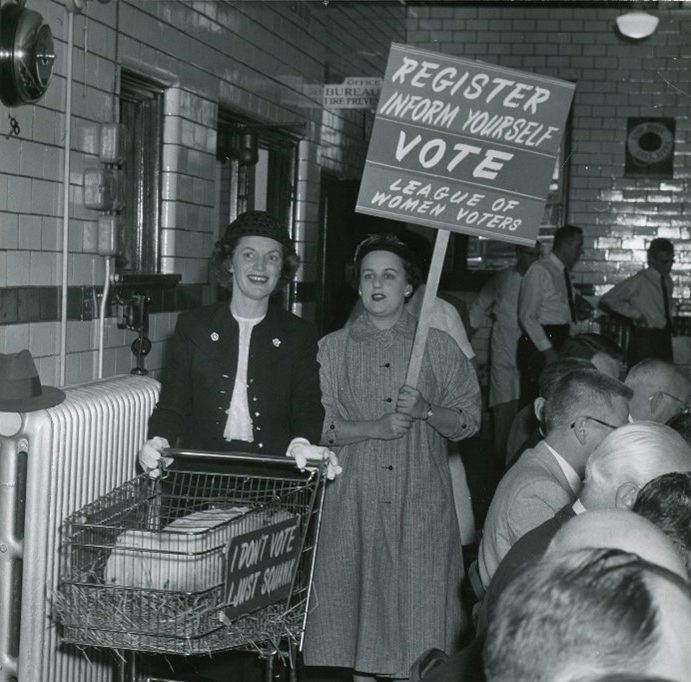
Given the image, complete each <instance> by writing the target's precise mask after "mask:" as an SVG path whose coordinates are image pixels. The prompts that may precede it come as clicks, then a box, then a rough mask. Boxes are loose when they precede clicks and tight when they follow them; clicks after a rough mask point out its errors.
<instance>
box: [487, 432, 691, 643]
mask: <svg viewBox="0 0 691 682" xmlns="http://www.w3.org/2000/svg"><path fill="white" fill-rule="evenodd" d="M677 472H691V447H689V445H688V443H686V441H685V440H684V439H683V438H682V437H681V436H680V435H679V434H678V433H677V432H676V431H674V430H673V429H671V428H670V427H668V426H665V425H663V424H654V423H652V422H638V423H635V424H626V425H624V426H621V427H620V428H618V429H616V430H612V432H611V433H610V434H609V435H608V436H607V437H606V438H605V439H604V440H603V441H602V442H601V443H600V445H598V446H597V447H596V448H595V450H594V451H593V453H592V454H591V455H590V457H589V458H588V462H587V463H586V469H585V480H584V481H583V488H582V489H581V492H580V494H579V496H578V499H577V500H576V501H575V502H574V503H573V504H571V503H569V504H567V505H565V506H564V507H562V508H561V509H560V510H559V511H558V512H557V513H556V514H555V515H554V516H553V517H552V518H550V519H548V520H547V521H545V522H544V523H542V524H541V525H539V526H538V527H537V528H533V530H531V531H530V532H529V533H526V534H525V535H524V536H523V537H522V538H520V540H518V541H517V542H516V543H515V544H514V545H513V546H512V547H511V549H510V550H509V552H508V554H507V555H506V556H505V557H504V558H503V559H502V561H501V563H500V564H499V567H498V568H497V570H496V572H495V573H494V576H493V577H492V581H491V583H490V585H489V588H488V590H487V593H486V595H485V598H484V600H483V603H482V607H481V608H480V609H479V616H478V622H477V631H478V632H483V631H484V630H485V629H486V628H487V614H488V612H489V611H490V610H491V609H492V608H493V607H494V604H495V603H496V601H497V598H498V597H499V595H500V594H501V593H502V592H503V591H504V590H505V589H506V587H507V585H509V584H510V582H511V581H512V580H513V578H515V576H516V575H517V574H518V573H519V572H520V570H521V569H522V568H523V566H525V564H526V563H528V562H529V561H535V560H537V559H540V558H541V557H542V556H543V554H544V553H545V551H546V549H547V547H548V546H549V543H550V541H551V540H552V538H553V537H554V536H555V534H556V533H557V532H558V531H559V529H560V528H561V527H562V526H563V525H564V524H565V523H567V522H568V521H569V519H572V518H573V517H575V516H578V515H580V514H582V513H584V512H586V511H593V510H596V509H627V510H630V509H634V510H635V509H636V506H635V505H637V504H638V502H639V495H638V493H639V492H640V491H641V489H643V488H647V487H648V484H649V483H650V481H653V480H657V478H658V477H659V476H663V475H665V474H670V473H677ZM651 506H652V505H651ZM660 516H661V515H660ZM648 518H649V520H653V519H652V518H650V516H648ZM653 522H654V521H653ZM656 525H660V524H656Z"/></svg>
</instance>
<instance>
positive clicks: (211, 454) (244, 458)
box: [161, 448, 323, 469]
mask: <svg viewBox="0 0 691 682" xmlns="http://www.w3.org/2000/svg"><path fill="white" fill-rule="evenodd" d="M161 454H162V455H163V456H164V457H172V458H173V459H187V460H192V461H199V462H201V461H204V462H226V463H227V462H238V463H239V462H243V463H248V464H271V465H278V466H280V467H285V468H287V469H290V468H295V467H296V464H295V460H294V459H293V458H292V457H287V456H286V455H257V454H254V453H251V452H221V451H212V450H187V449H185V448H167V449H165V450H162V451H161ZM322 466H323V464H322V460H321V459H308V460H307V468H309V469H320V468H321V467H322Z"/></svg>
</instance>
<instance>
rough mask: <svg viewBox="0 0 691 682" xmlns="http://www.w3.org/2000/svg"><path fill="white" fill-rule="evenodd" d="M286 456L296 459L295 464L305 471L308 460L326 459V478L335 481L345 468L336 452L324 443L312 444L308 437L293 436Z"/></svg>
mask: <svg viewBox="0 0 691 682" xmlns="http://www.w3.org/2000/svg"><path fill="white" fill-rule="evenodd" d="M286 456H287V457H292V458H293V459H294V460H295V465H296V466H297V468H298V469H300V471H304V470H305V467H306V466H307V460H324V461H325V462H326V478H328V479H329V480H330V481H333V479H334V478H336V476H338V474H340V473H342V472H343V468H342V467H341V465H340V464H339V463H338V457H336V453H335V452H333V451H331V450H329V448H326V447H324V446H322V445H311V444H310V442H309V441H308V440H307V438H293V440H291V441H290V443H289V445H288V449H287V450H286Z"/></svg>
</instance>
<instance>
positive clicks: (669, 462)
mask: <svg viewBox="0 0 691 682" xmlns="http://www.w3.org/2000/svg"><path fill="white" fill-rule="evenodd" d="M685 471H691V446H689V444H688V443H687V442H686V441H685V440H684V438H683V437H682V436H680V435H679V434H678V433H677V432H676V431H674V429H672V428H670V427H669V426H665V425H664V424H657V423H655V422H643V421H641V422H634V423H633V424H626V425H625V426H620V427H619V428H618V429H615V430H614V431H612V432H611V433H610V434H609V435H608V436H607V437H606V438H605V439H604V440H603V441H602V442H601V443H600V444H599V445H598V446H597V447H596V448H595V450H594V451H593V452H592V454H591V455H590V457H589V458H588V461H587V463H586V467H585V483H584V485H583V491H582V493H581V501H582V502H583V504H584V505H585V506H586V508H587V509H603V508H613V507H619V508H624V509H630V508H631V507H632V506H633V504H634V502H635V500H636V496H637V494H638V491H639V490H640V489H641V488H642V487H643V486H645V485H646V484H647V483H649V482H650V481H652V480H653V479H654V478H657V477H658V476H662V475H663V474H668V473H674V472H685Z"/></svg>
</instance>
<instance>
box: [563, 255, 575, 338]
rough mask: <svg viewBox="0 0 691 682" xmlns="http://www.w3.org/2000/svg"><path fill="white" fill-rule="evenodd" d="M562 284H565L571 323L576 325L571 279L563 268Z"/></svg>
mask: <svg viewBox="0 0 691 682" xmlns="http://www.w3.org/2000/svg"><path fill="white" fill-rule="evenodd" d="M564 282H565V283H566V298H568V299H569V310H570V311H571V322H573V323H574V324H575V323H576V306H575V305H574V303H573V289H572V288H571V278H570V277H569V271H568V270H567V269H566V268H564Z"/></svg>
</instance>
